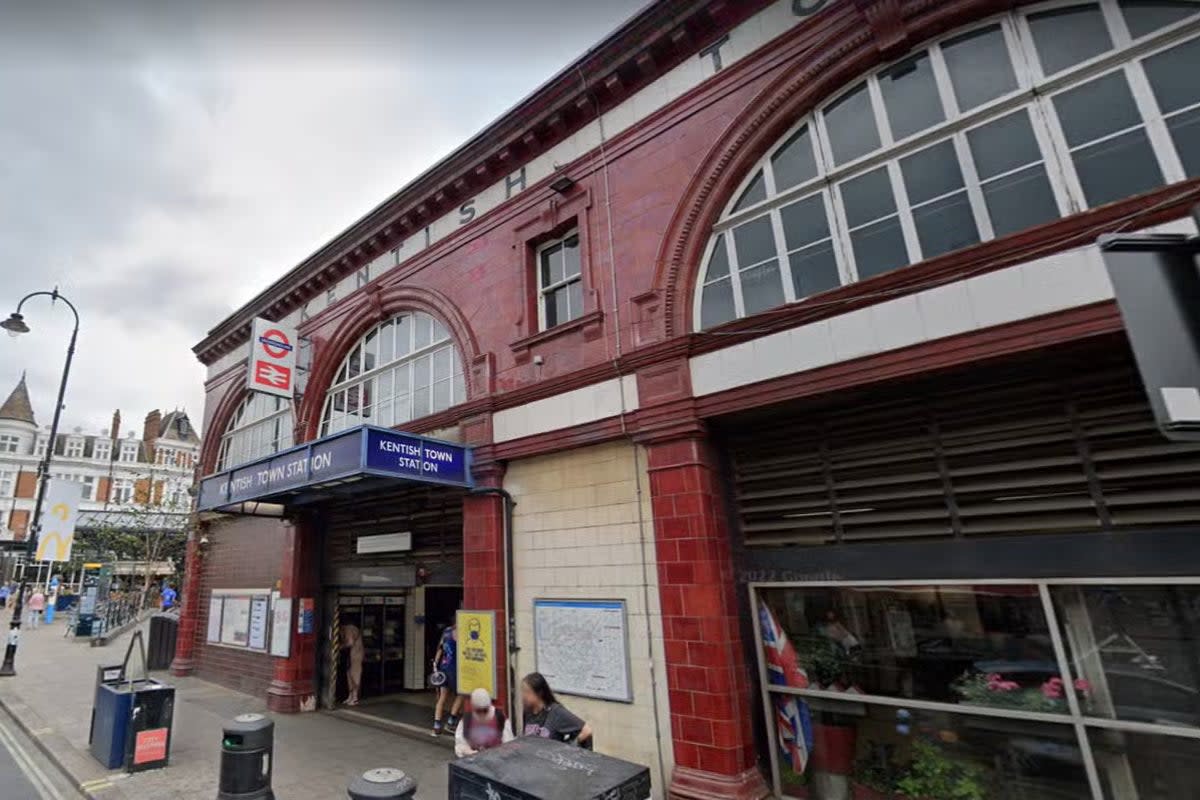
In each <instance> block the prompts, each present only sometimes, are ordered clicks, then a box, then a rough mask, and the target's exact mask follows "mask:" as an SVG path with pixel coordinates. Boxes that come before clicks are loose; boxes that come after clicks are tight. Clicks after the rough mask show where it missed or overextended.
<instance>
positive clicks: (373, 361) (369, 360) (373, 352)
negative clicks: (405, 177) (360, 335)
mask: <svg viewBox="0 0 1200 800" xmlns="http://www.w3.org/2000/svg"><path fill="white" fill-rule="evenodd" d="M377 366H379V332H378V331H371V332H370V333H368V334H367V338H366V339H364V340H363V372H370V371H371V370H373V369H375V367H377Z"/></svg>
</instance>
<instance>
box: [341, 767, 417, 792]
mask: <svg viewBox="0 0 1200 800" xmlns="http://www.w3.org/2000/svg"><path fill="white" fill-rule="evenodd" d="M346 792H347V794H348V795H349V796H350V800H415V798H416V796H417V782H416V781H414V780H413V779H412V778H410V777H408V776H407V775H405V774H404V772H403V771H401V770H398V769H395V768H393V767H379V768H377V769H369V770H367V771H366V772H364V773H363V774H362V775H359V776H358V777H357V778H355V779H354V780H353V781H352V782H351V783H350V788H349V789H347V790H346Z"/></svg>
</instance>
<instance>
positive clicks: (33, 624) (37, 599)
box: [29, 586, 46, 631]
mask: <svg viewBox="0 0 1200 800" xmlns="http://www.w3.org/2000/svg"><path fill="white" fill-rule="evenodd" d="M45 610H46V595H44V594H42V590H41V588H40V587H37V586H35V587H33V594H31V595H30V596H29V629H30V630H33V631H36V630H37V629H38V625H39V624H40V623H41V621H42V612H43V611H45Z"/></svg>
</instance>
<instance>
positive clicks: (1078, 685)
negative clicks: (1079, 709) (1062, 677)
mask: <svg viewBox="0 0 1200 800" xmlns="http://www.w3.org/2000/svg"><path fill="white" fill-rule="evenodd" d="M1075 689H1076V690H1077V691H1080V692H1082V693H1083V694H1088V693H1089V692H1091V691H1092V684H1091V683H1090V682H1089V681H1087V680H1085V679H1083V678H1076V679H1075Z"/></svg>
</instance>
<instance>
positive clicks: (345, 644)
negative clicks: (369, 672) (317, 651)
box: [341, 625, 364, 706]
mask: <svg viewBox="0 0 1200 800" xmlns="http://www.w3.org/2000/svg"><path fill="white" fill-rule="evenodd" d="M341 638H342V649H343V650H345V651H346V654H347V658H348V659H349V661H350V665H349V668H348V669H347V670H346V688H347V690H348V691H347V694H346V705H348V706H356V705H358V693H359V690H360V689H361V688H362V671H363V655H364V653H363V639H362V631H361V630H359V629H358V626H357V625H343V626H342V631H341Z"/></svg>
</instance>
